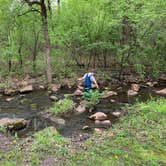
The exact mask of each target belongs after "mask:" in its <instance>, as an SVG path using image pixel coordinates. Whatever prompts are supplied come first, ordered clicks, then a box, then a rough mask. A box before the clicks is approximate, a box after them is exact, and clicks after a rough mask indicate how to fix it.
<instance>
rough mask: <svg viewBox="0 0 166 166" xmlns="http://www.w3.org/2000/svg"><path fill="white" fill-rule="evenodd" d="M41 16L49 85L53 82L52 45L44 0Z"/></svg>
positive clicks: (42, 0)
mask: <svg viewBox="0 0 166 166" xmlns="http://www.w3.org/2000/svg"><path fill="white" fill-rule="evenodd" d="M41 16H42V28H43V33H44V39H45V52H46V76H47V81H48V84H51V82H52V71H51V43H50V37H49V33H48V23H47V9H46V5H45V3H44V0H41Z"/></svg>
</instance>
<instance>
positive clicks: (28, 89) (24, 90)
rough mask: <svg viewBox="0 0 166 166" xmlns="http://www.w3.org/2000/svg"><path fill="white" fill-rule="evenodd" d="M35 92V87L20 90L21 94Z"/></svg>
mask: <svg viewBox="0 0 166 166" xmlns="http://www.w3.org/2000/svg"><path fill="white" fill-rule="evenodd" d="M32 91H33V86H32V85H28V86H25V87H24V88H21V89H20V91H19V92H20V93H27V92H32Z"/></svg>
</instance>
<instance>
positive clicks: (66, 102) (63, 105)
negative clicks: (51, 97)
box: [50, 98, 74, 114]
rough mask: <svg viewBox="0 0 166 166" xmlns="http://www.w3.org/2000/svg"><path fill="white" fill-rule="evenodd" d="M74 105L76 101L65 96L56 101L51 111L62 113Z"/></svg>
mask: <svg viewBox="0 0 166 166" xmlns="http://www.w3.org/2000/svg"><path fill="white" fill-rule="evenodd" d="M73 106H74V103H73V101H72V100H71V99H69V98H64V99H63V100H59V101H58V102H55V103H54V105H53V108H52V109H50V112H52V113H53V114H58V113H62V112H65V111H68V110H70V109H72V108H73Z"/></svg>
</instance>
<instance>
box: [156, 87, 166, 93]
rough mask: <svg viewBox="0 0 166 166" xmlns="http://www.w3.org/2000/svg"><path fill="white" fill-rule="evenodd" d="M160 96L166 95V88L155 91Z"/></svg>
mask: <svg viewBox="0 0 166 166" xmlns="http://www.w3.org/2000/svg"><path fill="white" fill-rule="evenodd" d="M155 92H156V93H157V94H159V95H166V88H164V89H161V90H157V91H155Z"/></svg>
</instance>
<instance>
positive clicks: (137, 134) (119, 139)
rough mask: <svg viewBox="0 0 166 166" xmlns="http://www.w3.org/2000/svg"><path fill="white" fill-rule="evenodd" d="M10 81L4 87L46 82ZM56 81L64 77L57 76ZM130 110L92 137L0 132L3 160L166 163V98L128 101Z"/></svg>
mask: <svg viewBox="0 0 166 166" xmlns="http://www.w3.org/2000/svg"><path fill="white" fill-rule="evenodd" d="M82 74H83V73H82ZM82 74H81V75H82ZM81 75H79V76H77V77H80V76H81ZM77 77H76V78H77ZM96 77H97V80H98V82H99V84H100V86H105V87H107V86H112V85H115V84H117V83H119V85H120V84H121V83H120V82H119V81H118V79H116V78H114V77H111V78H110V77H108V75H107V74H104V75H103V74H101V73H100V74H98V75H97V76H96ZM76 78H75V79H76ZM103 78H104V79H103ZM9 80H10V81H9ZM9 80H8V83H4V82H3V81H2V80H1V86H0V87H2V91H4V88H7V89H10V88H11V87H13V86H16V85H17V88H18V87H20V86H26V85H27V84H33V85H35V86H37V87H39V86H40V85H43V86H45V80H44V79H43V78H42V77H37V78H32V77H29V76H28V77H25V78H10V79H9ZM125 80H126V81H124V82H123V84H124V85H127V84H128V83H130V84H131V83H133V82H134V83H141V82H142V81H141V78H139V77H134V76H126V78H125ZM147 81H151V83H153V82H154V81H153V80H151V79H150V80H148V79H147V80H145V81H144V85H146V82H147ZM62 82H63V85H62V86H69V85H70V84H73V79H69V80H68V79H67V80H66V79H65V83H64V80H63V81H62ZM55 83H60V82H56V80H55ZM146 86H149V85H146ZM17 90H18V89H17ZM125 110H127V115H125V116H123V117H121V118H120V119H119V120H118V122H116V123H115V124H113V126H112V127H111V128H110V129H108V130H103V129H101V130H98V131H94V132H93V133H92V134H91V135H90V136H88V137H86V135H80V136H79V138H67V137H63V136H62V135H61V134H60V133H59V132H58V130H57V129H56V128H54V127H48V128H45V129H43V130H40V131H38V132H36V133H34V134H33V135H31V136H29V137H26V138H19V137H18V136H17V135H15V136H14V137H8V136H7V135H6V134H4V133H3V131H0V165H3V166H16V165H20V166H31V165H40V166H54V165H59V166H61V165H67V166H76V165H82V166H85V165H87V166H88V165H89V166H98V165H104V166H107V165H113V166H114V165H115V166H116V165H122V166H123V165H124V166H125V165H133V166H134V165H156V166H157V165H161V166H162V165H165V164H166V133H165V129H166V123H165V120H166V118H165V117H166V112H165V110H166V99H165V98H160V97H159V98H158V99H150V100H149V101H147V102H139V103H136V104H135V105H134V106H127V107H126V108H125Z"/></svg>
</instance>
